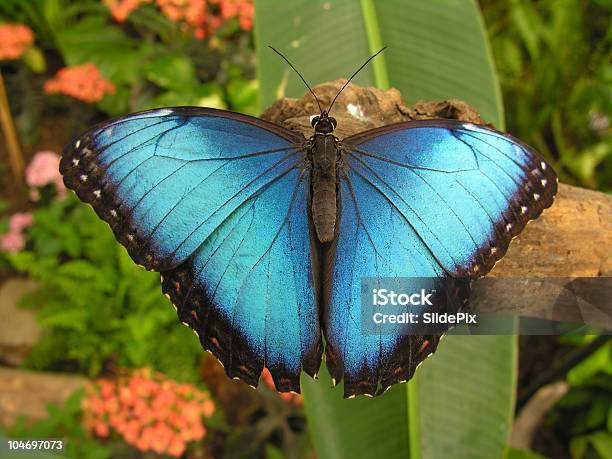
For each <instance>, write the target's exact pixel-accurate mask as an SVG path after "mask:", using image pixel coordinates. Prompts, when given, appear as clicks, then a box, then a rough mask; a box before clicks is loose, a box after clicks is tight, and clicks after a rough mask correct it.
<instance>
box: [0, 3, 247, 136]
mask: <svg viewBox="0 0 612 459" xmlns="http://www.w3.org/2000/svg"><path fill="white" fill-rule="evenodd" d="M107 3H108V4H109V5H110V6H108V7H107V6H105V4H104V2H100V1H98V0H87V1H84V2H76V1H73V0H45V1H40V0H37V1H34V2H21V1H18V0H7V1H6V2H2V3H0V20H11V21H16V22H23V23H26V24H28V25H29V26H30V27H31V28H32V29H33V30H34V33H35V35H36V40H37V44H38V46H39V47H40V48H42V49H43V50H44V55H43V54H41V55H40V56H39V57H40V59H42V60H43V62H44V61H45V60H46V62H47V64H48V65H47V67H49V69H50V70H49V71H50V72H52V73H54V72H55V71H56V70H57V69H58V68H59V67H61V66H62V65H65V66H78V65H83V64H86V63H93V64H95V66H96V68H98V69H99V70H100V71H101V73H102V75H104V77H106V78H107V79H109V80H110V81H111V82H112V83H113V85H114V88H115V90H114V92H113V94H110V95H107V96H106V97H104V99H102V100H101V101H99V102H97V103H96V104H95V108H97V109H98V110H101V111H102V112H104V113H105V115H106V116H107V117H108V116H118V115H122V114H125V113H128V112H134V111H138V110H143V109H148V108H154V107H159V106H177V105H202V106H208V107H214V108H231V109H233V110H237V111H242V112H245V113H250V114H256V108H257V107H256V94H257V84H256V82H255V81H254V80H253V78H252V73H253V70H252V67H253V66H252V57H251V56H252V50H251V45H250V35H249V34H247V33H246V32H245V31H244V30H243V28H248V27H250V24H249V23H248V22H246V21H244V20H243V17H242V16H240V21H239V20H238V19H237V17H232V16H228V15H227V14H225V13H224V3H227V2H225V1H219V2H216V3H218V4H219V6H218V7H217V9H218V10H219V12H217V13H214V14H213V12H211V13H210V16H205V17H211V18H214V19H216V24H217V25H215V27H214V28H212V29H211V30H207V31H206V37H203V36H202V35H200V34H197V33H194V30H193V28H191V27H187V26H189V24H186V23H185V22H184V20H179V19H177V18H175V19H170V17H171V16H170V15H168V14H167V13H164V10H163V7H161V6H160V7H159V8H158V7H157V6H155V5H156V4H143V5H141V6H140V7H139V8H137V9H136V10H134V11H132V12H131V13H130V14H128V15H127V16H125V17H124V16H120V15H118V14H117V12H116V11H115V10H114V7H113V6H112V4H113V2H107ZM214 3H215V2H210V4H211V5H212V4H214ZM238 4H244V5H247V6H248V5H249V2H248V0H244V1H243V2H238ZM244 5H243V6H242V7H243V8H245V6H244ZM184 7H185V8H186V6H184ZM177 8H178V7H177ZM210 8H213V7H212V6H211V7H210ZM211 11H215V10H214V8H213V10H211ZM240 11H242V10H239V11H238V13H234V14H242V13H241V12H240ZM185 20H186V19H185ZM211 21H212V19H211ZM208 27H211V26H208ZM196 32H197V30H196ZM39 54H40V53H39ZM49 76H50V75H49V74H47V75H45V76H44V78H46V79H48V78H49ZM8 83H9V86H10V88H9V91H10V92H11V93H12V94H14V95H15V97H14V99H15V100H14V101H12V102H13V103H14V105H15V106H14V107H13V111H14V112H15V114H16V118H17V120H18V125H19V126H20V128H21V130H22V132H23V133H26V132H29V135H28V136H27V139H28V140H33V139H34V138H35V136H34V135H33V134H32V131H33V130H34V128H33V126H35V125H36V124H37V123H38V122H39V121H40V119H41V115H42V112H43V110H44V111H46V112H47V113H50V112H57V111H64V112H68V114H69V116H68V118H69V119H70V120H72V122H73V124H75V125H78V127H77V128H76V129H79V130H80V129H82V128H83V126H82V124H83V123H87V122H89V121H91V122H93V120H95V119H96V117H97V116H99V113H97V112H96V110H94V109H93V107H87V106H86V105H84V104H83V103H82V102H77V101H74V100H71V99H66V98H65V97H63V96H54V97H52V98H47V100H46V101H45V102H46V103H45V104H43V103H42V102H43V101H42V100H41V97H40V94H41V92H42V91H41V86H42V83H43V78H42V77H34V76H33V75H31V74H29V73H28V72H26V71H25V70H24V69H21V68H18V69H17V68H14V69H12V72H11V74H10V75H9V78H8ZM22 102H24V103H22ZM69 129H72V126H71V127H69Z"/></svg>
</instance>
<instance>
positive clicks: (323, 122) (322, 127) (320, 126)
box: [310, 111, 338, 134]
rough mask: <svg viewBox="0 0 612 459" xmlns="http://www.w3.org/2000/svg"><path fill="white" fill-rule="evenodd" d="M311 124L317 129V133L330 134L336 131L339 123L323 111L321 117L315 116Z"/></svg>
mask: <svg viewBox="0 0 612 459" xmlns="http://www.w3.org/2000/svg"><path fill="white" fill-rule="evenodd" d="M310 124H311V125H312V127H313V128H314V129H315V132H317V133H319V134H330V133H332V132H333V130H334V129H336V126H337V125H338V122H337V121H336V118H333V117H331V116H329V115H328V114H327V112H326V111H323V112H321V114H320V115H318V116H315V117H314V118H313V119H312V121H311V122H310Z"/></svg>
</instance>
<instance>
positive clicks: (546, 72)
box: [481, 0, 612, 191]
mask: <svg viewBox="0 0 612 459" xmlns="http://www.w3.org/2000/svg"><path fill="white" fill-rule="evenodd" d="M481 4H482V5H483V12H484V15H485V19H486V22H487V24H488V29H489V35H490V37H491V43H492V47H493V53H494V55H495V61H496V64H497V68H498V71H499V75H500V80H501V85H502V89H503V93H504V100H505V103H506V116H507V120H508V130H509V131H510V132H512V133H513V134H514V135H516V136H518V137H519V138H521V139H522V140H524V141H525V142H526V143H528V144H530V145H532V146H534V147H535V148H537V149H538V150H539V151H541V152H542V153H543V154H544V155H545V156H547V157H548V159H550V160H552V161H553V164H554V165H555V169H556V170H557V171H558V172H559V173H560V175H561V179H562V180H563V181H565V182H570V183H572V182H573V183H576V184H579V185H583V186H587V187H591V188H600V189H603V190H608V191H611V190H612V140H611V136H610V134H611V128H610V113H612V89H611V88H612V59H611V57H612V55H611V45H612V27H610V13H611V10H612V3H610V1H609V0H588V1H582V0H538V1H531V0H512V1H508V2H496V1H493V0H481Z"/></svg>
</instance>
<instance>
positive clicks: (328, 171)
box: [312, 134, 338, 242]
mask: <svg viewBox="0 0 612 459" xmlns="http://www.w3.org/2000/svg"><path fill="white" fill-rule="evenodd" d="M312 145H313V146H312V169H313V170H312V219H313V222H314V226H315V231H316V232H317V238H318V239H319V241H321V242H330V241H332V240H333V239H334V232H335V229H336V215H337V204H336V163H337V158H338V147H337V142H336V138H335V137H334V136H333V135H325V134H315V136H314V140H313V143H312Z"/></svg>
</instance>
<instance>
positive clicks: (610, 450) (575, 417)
mask: <svg viewBox="0 0 612 459" xmlns="http://www.w3.org/2000/svg"><path fill="white" fill-rule="evenodd" d="M593 338H594V337H593V336H569V337H565V338H564V339H563V341H566V342H568V344H570V347H571V348H575V347H577V346H584V345H585V344H587V343H588V342H589V341H590V340H591V339H593ZM567 382H568V383H569V384H570V386H571V390H570V391H569V392H568V393H567V394H566V395H565V396H564V397H563V398H562V399H561V400H560V401H559V402H558V403H557V405H556V407H555V409H554V410H553V411H552V412H551V413H550V415H549V417H548V419H547V423H548V425H550V426H551V427H552V428H553V430H554V432H555V433H556V434H557V435H558V436H559V438H560V439H562V441H564V442H566V441H567V439H569V451H570V453H571V456H572V459H586V458H603V459H608V458H610V457H612V456H611V454H612V393H611V392H610V388H611V387H612V341H609V342H608V343H607V344H606V345H604V346H603V347H601V348H600V349H598V350H597V351H596V352H595V353H593V354H592V355H590V356H589V357H588V358H587V359H585V360H583V361H582V362H580V363H579V364H578V365H576V366H575V367H574V368H572V369H571V370H570V372H569V373H568V375H567Z"/></svg>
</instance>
